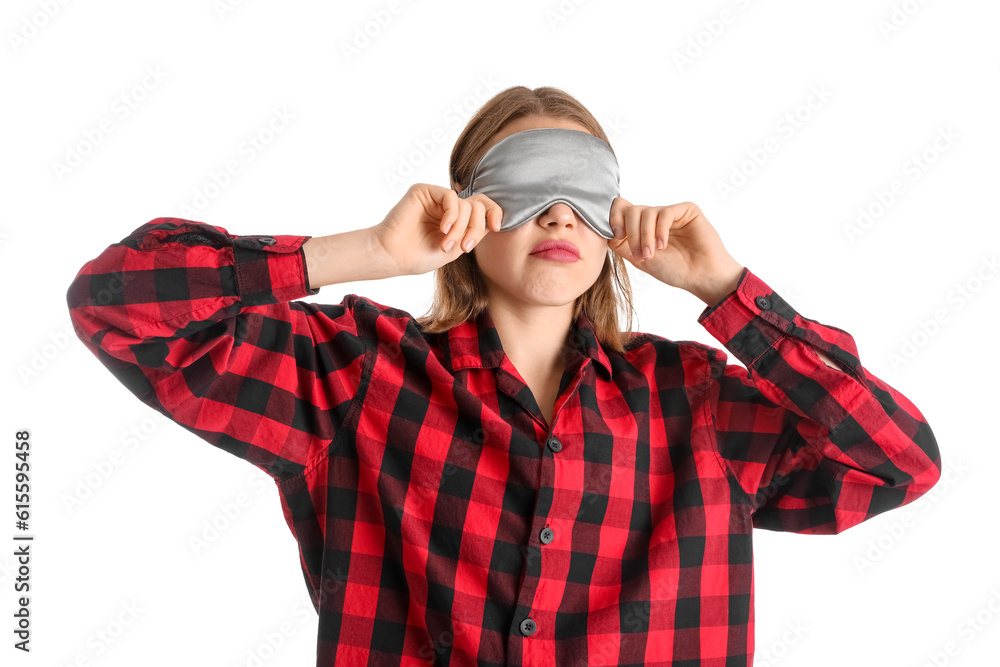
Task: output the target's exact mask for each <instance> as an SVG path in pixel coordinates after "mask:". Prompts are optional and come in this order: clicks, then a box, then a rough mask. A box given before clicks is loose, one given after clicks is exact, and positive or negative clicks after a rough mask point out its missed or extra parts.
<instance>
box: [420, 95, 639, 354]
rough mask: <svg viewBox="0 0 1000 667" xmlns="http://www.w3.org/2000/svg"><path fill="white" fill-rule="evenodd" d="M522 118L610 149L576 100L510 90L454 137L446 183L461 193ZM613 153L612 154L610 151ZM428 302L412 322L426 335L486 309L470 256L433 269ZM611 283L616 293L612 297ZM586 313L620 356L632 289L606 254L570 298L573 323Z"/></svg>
mask: <svg viewBox="0 0 1000 667" xmlns="http://www.w3.org/2000/svg"><path fill="white" fill-rule="evenodd" d="M524 116H546V117H556V118H563V119H567V120H572V121H576V122H578V123H580V124H581V125H583V126H584V127H586V128H587V129H588V130H590V132H591V134H593V135H594V136H595V137H598V138H599V139H601V140H602V141H603V142H604V143H606V144H608V146H609V147H611V142H610V141H608V137H607V135H606V134H605V133H604V130H603V129H602V128H601V125H600V123H598V122H597V119H596V118H594V116H593V114H591V113H590V112H589V111H588V110H587V109H586V108H585V107H584V106H583V105H582V104H580V102H579V101H577V100H576V98H574V97H572V96H571V95H569V94H568V93H566V92H564V91H562V90H560V89H558V88H552V87H548V86H544V87H541V88H535V89H534V90H532V89H530V88H526V87H524V86H513V87H511V88H508V89H506V90H503V91H501V92H499V93H497V94H496V95H494V96H493V98H492V99H490V100H489V101H488V102H486V104H484V105H483V106H482V107H480V109H479V110H478V111H477V112H476V114H475V115H474V116H473V117H472V119H471V120H470V121H469V123H468V125H466V126H465V129H464V130H462V133H461V134H460V135H459V136H458V140H457V141H456V142H455V146H454V147H453V148H452V151H451V161H450V163H449V167H448V170H449V172H450V174H449V175H450V177H451V181H452V182H454V183H457V184H458V185H459V186H460V187H462V188H465V187H466V185H467V184H468V182H469V179H470V178H471V177H472V171H473V169H474V168H475V166H476V164H477V163H478V162H479V159H480V158H481V157H482V156H483V154H484V153H485V152H486V146H487V144H489V142H490V140H491V139H492V138H493V137H494V136H495V135H496V134H497V132H499V131H500V130H502V129H503V128H504V127H505V126H506V125H507V124H508V123H510V122H512V121H514V120H515V119H518V118H522V117H524ZM612 152H613V149H612ZM434 273H435V281H436V283H435V289H434V301H433V303H432V304H431V307H430V310H429V311H428V312H427V314H425V315H424V316H422V317H418V318H417V322H418V323H419V324H420V326H421V327H423V329H424V331H425V332H427V333H439V332H442V331H447V330H448V329H451V328H452V327H454V326H456V325H458V324H461V323H462V322H465V321H467V320H471V319H474V318H476V317H477V316H478V315H479V314H480V313H481V312H482V311H483V310H484V309H485V308H486V306H487V305H488V302H487V299H486V288H485V285H484V284H483V280H482V275H481V273H480V271H479V267H478V266H477V265H476V260H475V258H474V257H473V256H472V253H463V254H461V255H459V256H458V258H457V259H455V260H454V261H452V262H448V263H447V264H445V265H444V266H442V267H440V268H438V269H436V270H435V272H434ZM612 277H613V279H614V283H615V284H617V285H618V289H619V290H620V291H621V295H622V296H621V299H620V300H619V298H618V296H617V295H616V293H615V289H614V284H612ZM619 301H621V302H623V303H624V304H625V307H626V313H627V319H626V322H627V324H628V328H627V329H626V330H625V331H622V330H621V327H620V326H619V323H618V303H619ZM581 310H582V311H583V312H584V313H586V315H587V317H588V318H589V319H590V321H591V323H592V324H593V325H594V333H595V334H596V335H597V338H598V340H600V342H601V344H602V345H604V346H606V347H608V348H611V349H614V350H616V351H617V352H622V351H623V350H624V347H625V345H626V344H627V343H628V341H629V340H631V338H632V336H633V331H632V328H631V322H632V316H633V314H634V312H635V311H634V308H633V306H632V287H631V284H630V283H629V279H628V272H627V270H626V268H625V260H623V259H622V258H621V257H619V256H618V255H617V254H616V253H615V252H614V251H613V250H611V249H610V248H609V249H608V254H607V256H606V257H605V260H604V268H603V269H601V274H600V275H599V276H598V277H597V281H596V282H594V284H593V285H591V287H590V288H589V289H588V290H587V291H586V292H584V293H583V294H581V295H580V296H579V297H577V299H576V304H575V306H574V309H573V321H574V322H575V321H576V318H577V316H578V315H579V314H580V311H581Z"/></svg>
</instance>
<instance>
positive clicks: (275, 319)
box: [66, 218, 387, 479]
mask: <svg viewBox="0 0 1000 667" xmlns="http://www.w3.org/2000/svg"><path fill="white" fill-rule="evenodd" d="M371 234H372V231H371V229H362V230H358V231H352V232H346V233H343V234H334V235H331V236H327V237H319V238H312V237H310V236H274V237H268V236H235V235H231V234H229V233H228V232H227V231H226V230H225V229H223V228H221V227H215V226H212V225H208V224H205V223H200V222H193V221H190V220H182V219H178V218H156V219H154V220H151V221H150V222H148V223H145V224H144V225H142V226H140V227H139V228H138V229H136V230H135V231H133V232H132V233H131V234H129V235H128V236H127V237H125V238H124V239H122V241H121V242H119V243H115V244H112V245H111V246H109V247H108V248H107V249H106V250H104V252H102V253H101V254H100V255H99V256H98V257H96V258H95V259H93V260H91V261H89V262H87V263H86V264H85V265H84V266H83V268H82V269H80V271H79V272H78V274H77V275H76V277H75V279H74V280H73V282H72V284H71V285H70V287H69V290H68V292H67V295H66V296H67V303H68V305H69V309H70V317H71V320H72V322H73V326H74V328H75V330H76V333H77V335H78V336H79V337H80V339H81V340H82V341H83V343H84V345H86V346H87V348H88V349H90V351H91V352H93V353H94V354H95V355H96V356H97V358H98V359H99V360H100V361H101V363H102V364H104V366H105V367H107V368H108V370H110V371H111V372H112V373H113V374H114V375H115V377H116V378H118V380H119V381H121V382H122V384H124V385H125V387H127V388H128V389H129V391H131V392H132V393H133V394H135V395H136V396H137V397H138V398H139V399H140V400H142V401H143V402H144V403H146V404H147V405H149V406H150V407H152V408H154V409H156V410H157V411H159V412H161V413H163V414H164V415H166V416H167V417H169V418H170V419H171V420H173V421H175V422H177V423H178V424H180V425H181V426H183V427H185V428H186V429H188V430H190V431H191V432H193V433H195V434H196V435H198V436H199V437H201V438H203V439H204V440H206V441H208V442H209V443H211V444H213V445H215V446H217V447H219V448H221V449H223V450H225V451H228V452H230V453H232V454H234V455H236V456H239V457H240V458H243V459H246V460H247V461H249V462H250V463H252V464H254V465H256V466H258V467H259V468H261V469H262V470H264V471H265V472H267V473H268V474H269V475H271V476H272V477H274V478H275V479H278V478H284V477H290V476H294V475H295V474H297V473H299V472H301V471H302V470H303V469H305V468H306V467H307V466H308V465H309V464H310V463H311V462H313V461H314V460H316V459H317V458H318V457H320V456H321V455H322V454H323V453H324V452H325V450H326V447H327V446H328V445H329V444H330V443H331V442H332V441H333V439H334V438H335V437H336V435H337V432H338V430H339V428H340V426H341V424H342V423H343V421H344V420H345V418H346V417H347V413H348V409H349V408H350V406H351V405H352V403H353V399H354V397H355V394H356V393H357V391H358V387H359V383H360V381H361V378H362V375H363V373H364V370H365V369H364V364H365V361H366V358H367V357H368V356H370V355H367V354H366V352H367V351H368V349H369V346H370V342H369V340H368V338H367V337H366V335H365V329H364V327H363V326H362V327H361V329H360V330H359V322H358V316H359V314H357V313H356V312H355V303H356V297H355V295H353V294H351V295H347V296H345V297H344V299H343V301H342V302H341V303H339V304H336V305H323V304H313V303H309V302H296V301H293V300H294V299H298V298H300V297H303V296H306V295H313V294H317V293H318V292H319V287H320V286H322V285H330V284H334V283H339V282H350V281H354V280H367V279H375V278H380V277H386V276H385V275H383V274H381V273H380V271H381V270H382V269H383V268H384V267H385V265H386V264H387V262H386V261H385V260H384V258H381V257H380V256H379V255H377V254H372V252H371V248H372V242H371V240H370V237H371ZM372 347H373V346H372Z"/></svg>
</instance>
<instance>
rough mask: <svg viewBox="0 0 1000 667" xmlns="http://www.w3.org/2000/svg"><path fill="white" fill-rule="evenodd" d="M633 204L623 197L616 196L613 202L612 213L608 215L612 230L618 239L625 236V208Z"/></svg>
mask: <svg viewBox="0 0 1000 667" xmlns="http://www.w3.org/2000/svg"><path fill="white" fill-rule="evenodd" d="M631 205H632V204H631V202H629V201H627V200H625V199H622V198H621V197H615V199H614V201H612V202H611V213H610V214H609V216H608V217H609V222H610V223H611V231H612V232H614V237H615V238H616V239H623V238H625V210H626V209H627V208H628V207H629V206H631Z"/></svg>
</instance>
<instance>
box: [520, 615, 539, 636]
mask: <svg viewBox="0 0 1000 667" xmlns="http://www.w3.org/2000/svg"><path fill="white" fill-rule="evenodd" d="M535 630H536V628H535V622H534V621H533V620H531V617H528V618H526V619H524V620H523V621H521V634H522V635H525V636H527V635H533V634H535Z"/></svg>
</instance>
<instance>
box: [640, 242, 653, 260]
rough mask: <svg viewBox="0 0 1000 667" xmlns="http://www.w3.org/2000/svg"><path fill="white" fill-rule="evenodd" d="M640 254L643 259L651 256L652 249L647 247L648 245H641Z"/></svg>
mask: <svg viewBox="0 0 1000 667" xmlns="http://www.w3.org/2000/svg"><path fill="white" fill-rule="evenodd" d="M642 256H643V259H649V258H650V257H652V256H653V251H652V250H650V249H649V246H648V245H644V246H642Z"/></svg>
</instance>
